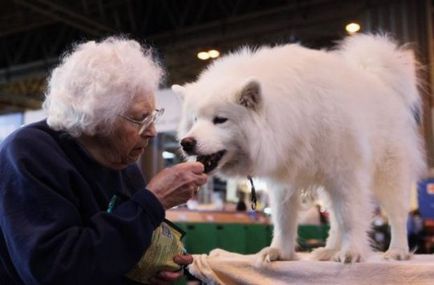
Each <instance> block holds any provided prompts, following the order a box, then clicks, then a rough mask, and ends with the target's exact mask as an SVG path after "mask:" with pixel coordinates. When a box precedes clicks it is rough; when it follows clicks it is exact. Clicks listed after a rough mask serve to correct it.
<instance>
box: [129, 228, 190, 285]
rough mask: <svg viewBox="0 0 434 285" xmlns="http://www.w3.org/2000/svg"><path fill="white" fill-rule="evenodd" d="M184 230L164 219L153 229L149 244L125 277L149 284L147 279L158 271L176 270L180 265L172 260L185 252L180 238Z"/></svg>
mask: <svg viewBox="0 0 434 285" xmlns="http://www.w3.org/2000/svg"><path fill="white" fill-rule="evenodd" d="M183 236H184V232H183V231H182V230H181V229H179V228H178V227H177V226H176V225H174V224H173V223H171V222H170V221H168V220H165V221H164V222H162V223H161V225H160V226H159V227H158V228H156V229H155V230H154V233H153V234H152V240H151V245H150V246H149V247H148V248H147V249H146V251H145V253H144V254H143V256H142V258H141V259H140V261H139V262H138V263H137V264H136V266H134V268H133V269H132V270H131V271H130V272H128V273H127V275H126V276H127V277H128V278H129V279H131V280H134V281H136V282H139V283H143V284H149V279H150V278H151V277H154V276H155V275H156V274H157V273H158V272H159V271H164V270H166V271H177V270H181V266H180V265H178V264H176V263H175V262H174V261H173V257H175V256H176V255H178V254H185V253H186V251H185V249H184V244H183V243H182V241H181V239H182V237H183Z"/></svg>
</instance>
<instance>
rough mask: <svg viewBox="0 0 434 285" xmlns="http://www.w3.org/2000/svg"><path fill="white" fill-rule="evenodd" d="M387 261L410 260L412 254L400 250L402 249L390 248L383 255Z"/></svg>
mask: <svg viewBox="0 0 434 285" xmlns="http://www.w3.org/2000/svg"><path fill="white" fill-rule="evenodd" d="M383 257H384V258H385V259H393V260H408V259H410V257H411V254H410V253H409V252H408V250H405V249H400V248H389V249H388V250H387V251H386V252H385V253H384V255H383Z"/></svg>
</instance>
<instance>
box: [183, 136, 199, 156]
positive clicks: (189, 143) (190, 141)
mask: <svg viewBox="0 0 434 285" xmlns="http://www.w3.org/2000/svg"><path fill="white" fill-rule="evenodd" d="M181 145H182V149H183V150H184V151H185V152H186V153H188V154H193V152H194V147H195V146H196V140H195V139H194V138H193V137H186V138H183V139H182V140H181Z"/></svg>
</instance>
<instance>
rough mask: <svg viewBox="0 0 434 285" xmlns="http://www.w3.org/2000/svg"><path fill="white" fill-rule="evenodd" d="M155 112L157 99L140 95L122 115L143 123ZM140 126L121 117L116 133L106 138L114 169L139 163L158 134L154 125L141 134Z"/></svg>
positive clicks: (116, 124) (150, 95)
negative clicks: (145, 149)
mask: <svg viewBox="0 0 434 285" xmlns="http://www.w3.org/2000/svg"><path fill="white" fill-rule="evenodd" d="M154 110H155V99H154V96H153V94H145V93H144V94H139V95H138V96H136V99H135V100H134V102H133V103H132V104H131V106H130V108H129V109H128V110H127V111H126V112H125V114H121V115H123V116H125V117H127V118H130V119H133V120H135V121H142V120H143V119H144V118H146V117H147V116H149V115H151V113H152V112H153V111H154ZM139 130H140V126H139V125H137V124H135V123H133V122H131V121H129V120H127V119H125V118H123V117H121V116H119V118H118V119H117V121H116V123H115V126H114V131H113V132H112V133H111V135H110V136H109V137H108V138H106V139H107V142H106V143H107V144H106V146H107V147H108V149H107V150H109V152H110V154H109V156H108V157H110V158H111V164H112V166H113V167H114V168H124V167H126V166H127V165H129V164H131V163H133V162H135V161H137V159H138V158H139V156H140V155H141V154H142V153H143V151H144V148H145V147H146V146H147V145H148V141H149V139H151V138H153V137H155V135H156V134H157V132H156V129H155V125H154V123H152V124H151V125H150V126H149V127H148V128H147V129H145V130H144V131H143V132H142V133H141V134H139Z"/></svg>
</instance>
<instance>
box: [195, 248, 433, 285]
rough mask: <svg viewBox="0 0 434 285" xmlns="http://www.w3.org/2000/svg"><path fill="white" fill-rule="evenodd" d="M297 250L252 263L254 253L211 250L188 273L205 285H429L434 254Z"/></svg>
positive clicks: (200, 257) (200, 256)
mask: <svg viewBox="0 0 434 285" xmlns="http://www.w3.org/2000/svg"><path fill="white" fill-rule="evenodd" d="M308 256H309V254H308V253H299V257H300V260H297V261H275V262H271V263H267V264H265V265H263V266H260V267H258V266H255V255H241V254H237V253H231V252H228V251H224V250H221V249H215V250H213V251H211V252H210V254H209V255H206V254H202V255H193V258H194V261H193V263H192V264H191V265H190V266H189V271H190V273H191V274H193V275H194V276H196V277H197V278H199V279H200V280H202V281H203V282H205V283H206V284H227V285H231V284H237V285H238V284H258V285H259V284H260V285H264V284H272V285H279V284H285V285H286V284H297V285H300V284H309V285H312V284H321V285H325V284H333V285H338V284H345V285H348V284H362V285H363V284H370V285H373V284H381V285H388V284H393V285H398V284H402V285H404V284H405V285H422V284H423V285H425V284H426V285H433V284H434V255H432V254H430V255H428V254H426V255H414V256H413V257H412V259H410V260H406V261H394V260H384V259H383V257H382V255H381V254H380V253H375V254H373V255H372V256H370V257H369V258H368V260H367V261H365V262H363V263H354V264H341V263H337V262H331V261H310V260H307V259H308Z"/></svg>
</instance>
